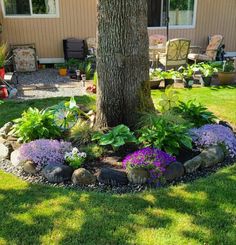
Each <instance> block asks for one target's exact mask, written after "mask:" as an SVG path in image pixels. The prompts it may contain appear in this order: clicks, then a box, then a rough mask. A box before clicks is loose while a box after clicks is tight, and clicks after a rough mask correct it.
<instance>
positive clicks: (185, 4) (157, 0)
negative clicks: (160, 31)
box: [148, 0, 197, 27]
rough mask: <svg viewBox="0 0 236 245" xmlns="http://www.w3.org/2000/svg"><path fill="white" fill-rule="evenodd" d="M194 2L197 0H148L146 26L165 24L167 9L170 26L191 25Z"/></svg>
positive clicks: (192, 22) (194, 9)
mask: <svg viewBox="0 0 236 245" xmlns="http://www.w3.org/2000/svg"><path fill="white" fill-rule="evenodd" d="M196 2H197V0H148V26H149V27H162V26H166V19H167V9H168V11H169V24H170V26H186V27H188V26H193V25H194V18H195V11H196ZM167 3H168V4H169V5H167Z"/></svg>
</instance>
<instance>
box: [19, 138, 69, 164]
mask: <svg viewBox="0 0 236 245" xmlns="http://www.w3.org/2000/svg"><path fill="white" fill-rule="evenodd" d="M71 150H72V145H71V143H69V142H64V141H58V140H47V139H41V140H35V141H31V142H30V143H27V144H24V145H22V146H21V147H20V148H19V151H20V159H19V160H20V161H27V160H31V161H33V162H34V163H35V164H36V166H37V168H38V169H41V168H42V167H44V166H45V165H48V164H63V163H64V155H65V153H66V152H69V151H71Z"/></svg>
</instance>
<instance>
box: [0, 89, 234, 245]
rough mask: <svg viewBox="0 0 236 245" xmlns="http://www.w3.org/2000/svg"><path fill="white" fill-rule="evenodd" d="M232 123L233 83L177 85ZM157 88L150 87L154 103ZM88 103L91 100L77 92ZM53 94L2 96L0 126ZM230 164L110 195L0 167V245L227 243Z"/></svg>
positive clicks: (231, 182)
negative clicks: (175, 182)
mask: <svg viewBox="0 0 236 245" xmlns="http://www.w3.org/2000/svg"><path fill="white" fill-rule="evenodd" d="M177 91H178V93H179V96H180V98H181V99H183V100H188V99H194V98H196V100H197V101H199V102H201V103H203V104H204V105H206V106H207V107H209V109H210V110H212V111H213V112H214V113H216V114H217V115H218V116H220V117H221V118H222V119H225V120H229V121H230V122H232V123H234V124H235V125H236V116H235V108H236V104H235V103H236V102H235V98H236V89H235V88H234V87H224V88H221V89H212V88H201V89H192V90H188V89H183V90H177ZM160 94H161V91H153V92H152V95H153V99H154V102H155V103H157V102H158V97H159V96H160ZM77 99H78V101H79V102H80V103H84V104H90V106H91V107H94V98H89V97H86V96H83V97H80V98H77ZM58 101H61V98H57V99H46V100H35V101H27V102H14V101H10V102H5V103H4V104H3V105H1V106H0V126H1V125H3V124H4V123H5V122H7V121H9V120H12V119H14V118H17V117H19V116H20V114H21V113H22V111H23V110H25V109H26V108H28V106H32V107H38V108H44V107H47V106H50V105H53V104H55V103H57V102H58ZM235 196H236V165H234V166H231V167H227V168H224V169H222V170H220V171H219V172H217V173H215V174H213V175H211V176H209V177H207V178H204V179H199V180H197V181H194V182H193V183H189V184H182V185H179V186H176V187H169V188H165V189H159V190H152V191H146V192H143V193H139V194H125V195H115V194H106V193H96V192H82V191H75V190H68V189H64V188H53V187H49V186H42V185H33V184H28V183H26V182H24V181H21V180H19V179H18V178H16V177H14V176H12V175H9V174H5V173H3V172H1V171H0V244H1V245H2V244H10V245H11V244H14V245H15V244H17V245H18V244H19V245H21V244H24V245H28V244H29V245H34V244H50V245H51V244H56V245H60V244H63V245H64V244H83V245H84V244H85V245H94V244H96V245H108V244H112V245H116V244H121V245H129V244H136V245H146V244H148V245H156V244H158V245H162V244H163V245H166V244H168V245H172V244H181V245H185V244H186V245H189V244H191V245H195V244H199V245H200V244H209V245H211V244H212V245H215V244H221V245H231V244H234V243H235V241H236V215H235V214H236V199H235Z"/></svg>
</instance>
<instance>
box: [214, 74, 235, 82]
mask: <svg viewBox="0 0 236 245" xmlns="http://www.w3.org/2000/svg"><path fill="white" fill-rule="evenodd" d="M235 74H236V72H219V73H218V79H219V81H220V82H221V83H222V84H228V83H231V82H233V80H234V77H235Z"/></svg>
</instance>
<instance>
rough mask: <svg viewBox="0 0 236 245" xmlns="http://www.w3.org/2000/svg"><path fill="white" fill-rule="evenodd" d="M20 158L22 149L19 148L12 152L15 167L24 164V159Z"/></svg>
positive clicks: (12, 161)
mask: <svg viewBox="0 0 236 245" xmlns="http://www.w3.org/2000/svg"><path fill="white" fill-rule="evenodd" d="M19 159H20V151H19V150H15V151H13V152H12V153H11V157H10V160H11V163H12V165H13V166H14V167H18V166H20V165H22V161H20V160H19Z"/></svg>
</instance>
